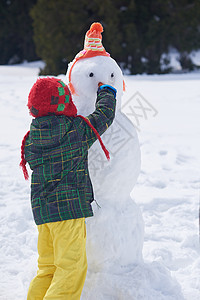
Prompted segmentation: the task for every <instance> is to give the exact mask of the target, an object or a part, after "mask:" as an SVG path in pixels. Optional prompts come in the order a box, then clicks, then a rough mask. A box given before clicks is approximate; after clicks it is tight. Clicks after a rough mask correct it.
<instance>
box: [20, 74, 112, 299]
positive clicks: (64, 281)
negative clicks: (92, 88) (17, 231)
mask: <svg viewBox="0 0 200 300" xmlns="http://www.w3.org/2000/svg"><path fill="white" fill-rule="evenodd" d="M115 97H116V90H115V89H114V88H113V87H111V86H109V85H101V86H100V87H99V88H98V91H97V100H96V110H95V111H94V112H93V113H92V114H90V115H89V116H88V117H87V118H84V117H82V116H77V109H76V107H75V105H74V103H73V102H72V97H71V94H70V91H69V89H68V87H67V86H66V85H65V84H64V83H63V82H62V81H61V80H59V79H56V78H42V79H38V80H37V81H36V83H35V84H34V85H33V87H32V88H31V91H30V93H29V97H28V108H29V110H30V114H31V115H32V116H33V117H34V119H33V121H32V123H31V127H30V131H29V132H27V134H26V135H25V137H24V139H23V141H22V147H21V159H22V160H21V163H20V165H21V167H22V169H23V172H24V176H25V179H28V173H27V169H26V162H28V163H29V166H30V168H31V170H32V178H31V204H32V209H33V216H34V220H35V222H36V224H37V227H38V232H39V234H38V254H39V258H38V272H37V276H36V277H35V278H34V279H33V280H32V282H31V284H30V287H29V291H28V297H27V299H28V300H39V299H41V300H42V299H45V300H50V299H52V300H57V299H59V300H61V299H63V300H78V299H80V296H81V292H82V289H83V285H84V282H85V277H86V272H87V259H86V248H85V245H86V228H85V218H87V217H90V216H92V215H93V212H92V207H91V202H92V201H93V200H94V196H93V189H92V184H91V181H90V177H89V173H88V161H87V160H88V149H89V148H90V147H91V146H92V144H93V143H94V142H95V141H96V140H97V139H99V141H100V144H101V146H102V148H103V150H104V152H105V154H106V156H107V158H109V153H108V151H107V150H106V148H105V146H104V144H103V142H102V140H101V138H100V135H101V134H102V133H103V132H105V130H106V129H107V128H108V127H109V126H110V125H111V123H112V121H113V119H114V115H115V105H116V100H115Z"/></svg>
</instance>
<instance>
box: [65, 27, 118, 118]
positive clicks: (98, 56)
mask: <svg viewBox="0 0 200 300" xmlns="http://www.w3.org/2000/svg"><path fill="white" fill-rule="evenodd" d="M101 32H103V27H102V25H101V24H100V23H93V24H92V25H91V27H90V30H89V31H88V32H87V33H86V37H85V44H84V49H83V50H82V51H81V52H79V53H78V54H77V55H76V57H75V59H74V61H73V62H72V63H70V64H69V66H68V70H67V80H68V82H69V87H70V90H71V92H72V94H73V101H74V103H75V104H76V106H77V109H78V113H81V114H83V115H87V114H89V113H92V112H93V111H94V108H95V102H96V97H97V89H98V83H100V82H101V83H103V84H109V85H111V86H113V87H115V88H116V90H117V109H119V108H120V100H121V96H122V93H123V75H122V71H121V69H120V67H119V66H118V64H117V63H116V61H115V60H114V59H112V58H111V57H110V55H109V53H107V52H106V51H105V49H104V47H103V45H102V36H101Z"/></svg>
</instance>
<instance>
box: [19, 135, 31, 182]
mask: <svg viewBox="0 0 200 300" xmlns="http://www.w3.org/2000/svg"><path fill="white" fill-rule="evenodd" d="M29 133H30V131H28V132H27V133H26V134H25V136H24V138H23V140H22V145H21V162H20V164H19V165H20V167H21V168H22V171H23V173H24V178H25V180H28V178H29V176H28V171H27V168H26V163H27V161H26V159H25V154H24V148H25V143H26V139H27V137H28V136H29Z"/></svg>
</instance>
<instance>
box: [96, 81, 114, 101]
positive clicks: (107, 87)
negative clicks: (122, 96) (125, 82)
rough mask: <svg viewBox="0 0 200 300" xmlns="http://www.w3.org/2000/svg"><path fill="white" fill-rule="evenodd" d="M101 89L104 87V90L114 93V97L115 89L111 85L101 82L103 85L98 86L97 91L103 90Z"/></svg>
mask: <svg viewBox="0 0 200 300" xmlns="http://www.w3.org/2000/svg"><path fill="white" fill-rule="evenodd" d="M103 89H106V90H108V91H110V92H112V93H113V95H114V96H115V98H116V94H117V90H116V89H115V88H114V87H113V86H111V85H109V84H103V85H101V86H100V87H99V88H98V92H100V91H101V90H103Z"/></svg>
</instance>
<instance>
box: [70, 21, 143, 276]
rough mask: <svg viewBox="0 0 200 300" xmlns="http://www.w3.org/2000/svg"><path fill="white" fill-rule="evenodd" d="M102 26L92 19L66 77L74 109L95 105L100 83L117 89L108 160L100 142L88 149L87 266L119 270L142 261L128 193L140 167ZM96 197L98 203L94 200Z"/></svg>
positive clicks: (85, 111) (107, 136)
mask: <svg viewBox="0 0 200 300" xmlns="http://www.w3.org/2000/svg"><path fill="white" fill-rule="evenodd" d="M102 32H103V27H102V25H101V24H100V23H93V24H92V25H91V27H90V30H89V31H88V32H87V33H86V36H85V43H84V49H83V50H82V51H81V52H80V53H78V54H77V56H76V57H75V59H74V61H73V62H72V63H70V64H69V67H68V70H67V75H66V76H67V81H68V84H69V87H70V90H71V93H72V97H73V101H74V103H75V104H76V106H77V109H78V114H81V115H83V116H88V115H89V114H90V113H92V112H93V111H94V110H95V103H96V96H97V89H98V84H99V83H103V84H109V85H111V86H113V87H115V88H116V90H117V106H116V116H115V120H114V122H113V124H112V125H111V126H110V128H109V129H108V130H107V131H106V132H105V133H104V134H103V135H102V140H103V142H104V144H105V146H106V148H107V149H108V150H109V152H110V157H111V159H110V161H109V162H108V161H107V160H106V158H105V155H104V153H103V151H102V149H101V148H100V146H99V143H98V142H95V144H94V145H93V146H92V147H91V149H90V150H89V156H88V159H89V172H90V177H91V180H92V183H93V188H94V197H95V200H96V201H94V202H93V211H94V217H92V218H88V219H87V220H86V221H87V257H88V272H94V273H96V272H115V273H120V272H123V270H126V268H130V266H131V265H134V264H138V263H141V262H142V247H143V220H142V215H141V212H140V209H139V208H138V206H137V205H136V203H135V202H134V200H133V199H132V198H131V196H130V193H131V191H132V189H133V187H134V185H135V183H136V180H137V177H138V175H139V172H140V146H139V141H138V137H137V133H136V130H135V127H134V126H133V124H132V123H131V122H130V121H129V119H128V118H127V117H126V116H125V115H124V114H123V113H122V112H121V110H120V109H121V98H122V94H123V88H124V81H123V75H122V71H121V69H120V67H119V66H118V64H117V63H116V62H115V60H114V59H112V58H111V57H110V55H109V53H107V52H106V51H105V49H104V47H103V45H102V35H101V33H102ZM95 202H96V203H95Z"/></svg>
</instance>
